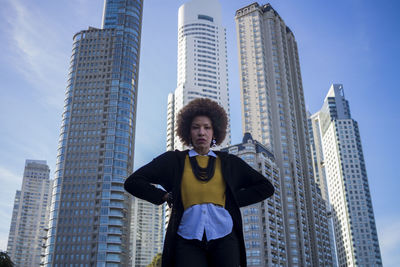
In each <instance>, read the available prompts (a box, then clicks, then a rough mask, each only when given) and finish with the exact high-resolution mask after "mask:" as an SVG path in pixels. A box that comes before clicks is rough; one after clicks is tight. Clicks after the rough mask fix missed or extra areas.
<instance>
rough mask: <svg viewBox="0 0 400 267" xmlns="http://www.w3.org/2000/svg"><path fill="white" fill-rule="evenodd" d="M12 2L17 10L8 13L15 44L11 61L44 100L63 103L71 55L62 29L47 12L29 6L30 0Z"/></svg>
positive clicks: (13, 9)
mask: <svg viewBox="0 0 400 267" xmlns="http://www.w3.org/2000/svg"><path fill="white" fill-rule="evenodd" d="M9 5H10V6H11V9H10V10H11V12H12V13H13V14H10V15H8V16H6V19H7V21H8V26H9V27H8V29H7V32H8V33H9V34H10V36H9V38H10V41H11V42H12V45H11V47H13V50H12V53H11V55H8V56H9V57H10V60H9V63H10V64H11V67H14V68H16V69H17V70H18V71H19V72H20V73H21V74H22V75H23V77H24V78H25V79H26V80H27V81H28V82H29V83H30V84H31V85H32V86H33V87H34V88H35V90H37V92H38V93H39V94H40V96H41V97H42V99H43V100H44V104H50V105H52V106H55V107H59V106H60V99H62V98H63V93H64V90H63V88H64V86H65V81H66V78H65V70H66V68H67V67H66V66H67V63H68V60H66V58H67V57H68V55H66V54H65V53H63V50H62V49H60V47H62V44H63V41H62V38H61V37H60V29H57V27H55V26H54V25H53V26H52V23H51V22H50V23H49V21H48V20H47V18H46V13H45V12H43V11H41V12H40V10H39V9H37V8H36V7H35V6H28V2H26V3H24V2H23V1H19V0H11V1H9ZM60 66H64V67H62V68H60ZM60 81H61V82H60Z"/></svg>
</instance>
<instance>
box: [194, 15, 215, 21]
mask: <svg viewBox="0 0 400 267" xmlns="http://www.w3.org/2000/svg"><path fill="white" fill-rule="evenodd" d="M197 18H198V19H204V20H208V21H211V22H214V18H212V17H210V16H207V15H198V16H197Z"/></svg>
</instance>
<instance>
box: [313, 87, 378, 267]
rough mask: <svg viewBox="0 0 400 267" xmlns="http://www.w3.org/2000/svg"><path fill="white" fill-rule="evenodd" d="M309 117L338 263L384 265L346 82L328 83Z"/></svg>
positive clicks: (369, 265) (315, 162)
mask: <svg viewBox="0 0 400 267" xmlns="http://www.w3.org/2000/svg"><path fill="white" fill-rule="evenodd" d="M310 121H311V127H312V133H313V138H312V139H313V143H315V150H316V151H319V152H318V153H315V154H316V158H315V161H314V168H315V169H316V170H317V172H318V173H320V174H321V176H320V177H321V178H323V179H321V180H325V182H322V181H321V184H322V185H323V186H325V187H326V188H325V189H324V191H327V192H328V196H327V198H328V200H329V202H330V205H331V207H332V218H333V225H334V233H335V243H336V251H337V256H338V263H339V266H365V267H372V266H382V258H381V253H380V248H379V242H378V235H377V231H376V225H375V218H374V212H373V208H372V200H371V194H370V190H369V186H368V177H367V172H366V167H365V161H364V155H363V150H362V146H361V139H360V132H359V128H358V124H357V122H356V121H355V120H354V119H352V118H351V114H350V107H349V103H348V101H347V100H346V98H345V96H344V89H343V85H341V84H333V85H332V86H331V87H330V89H329V91H328V94H327V96H326V97H325V100H324V104H323V106H322V108H321V110H320V111H318V112H317V113H315V114H313V115H312V116H311V117H310Z"/></svg>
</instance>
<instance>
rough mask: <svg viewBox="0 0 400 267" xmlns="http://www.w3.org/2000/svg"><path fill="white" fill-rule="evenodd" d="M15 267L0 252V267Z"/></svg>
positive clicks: (5, 255) (4, 253)
mask: <svg viewBox="0 0 400 267" xmlns="http://www.w3.org/2000/svg"><path fill="white" fill-rule="evenodd" d="M14 266H15V265H14V263H13V262H12V261H11V259H10V256H8V254H7V252H4V251H0V267H14ZM160 266H161V265H160Z"/></svg>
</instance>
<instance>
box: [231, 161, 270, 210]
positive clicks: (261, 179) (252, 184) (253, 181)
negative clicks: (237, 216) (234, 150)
mask: <svg viewBox="0 0 400 267" xmlns="http://www.w3.org/2000/svg"><path fill="white" fill-rule="evenodd" d="M233 157H234V160H233V161H234V166H235V167H236V168H235V170H236V171H237V172H238V173H235V174H233V175H234V176H236V175H238V179H239V183H238V185H239V186H238V191H236V192H235V196H236V199H237V201H238V204H239V207H244V206H248V205H251V204H254V203H257V202H260V201H262V200H264V199H266V198H268V197H270V196H272V195H273V194H274V191H275V189H274V186H273V185H272V183H271V182H270V181H269V180H268V179H267V178H266V177H265V176H263V175H262V174H261V173H259V172H258V171H256V170H255V169H253V168H252V167H251V166H249V165H248V164H247V163H246V162H244V161H243V160H242V159H241V158H239V157H236V156H233Z"/></svg>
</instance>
